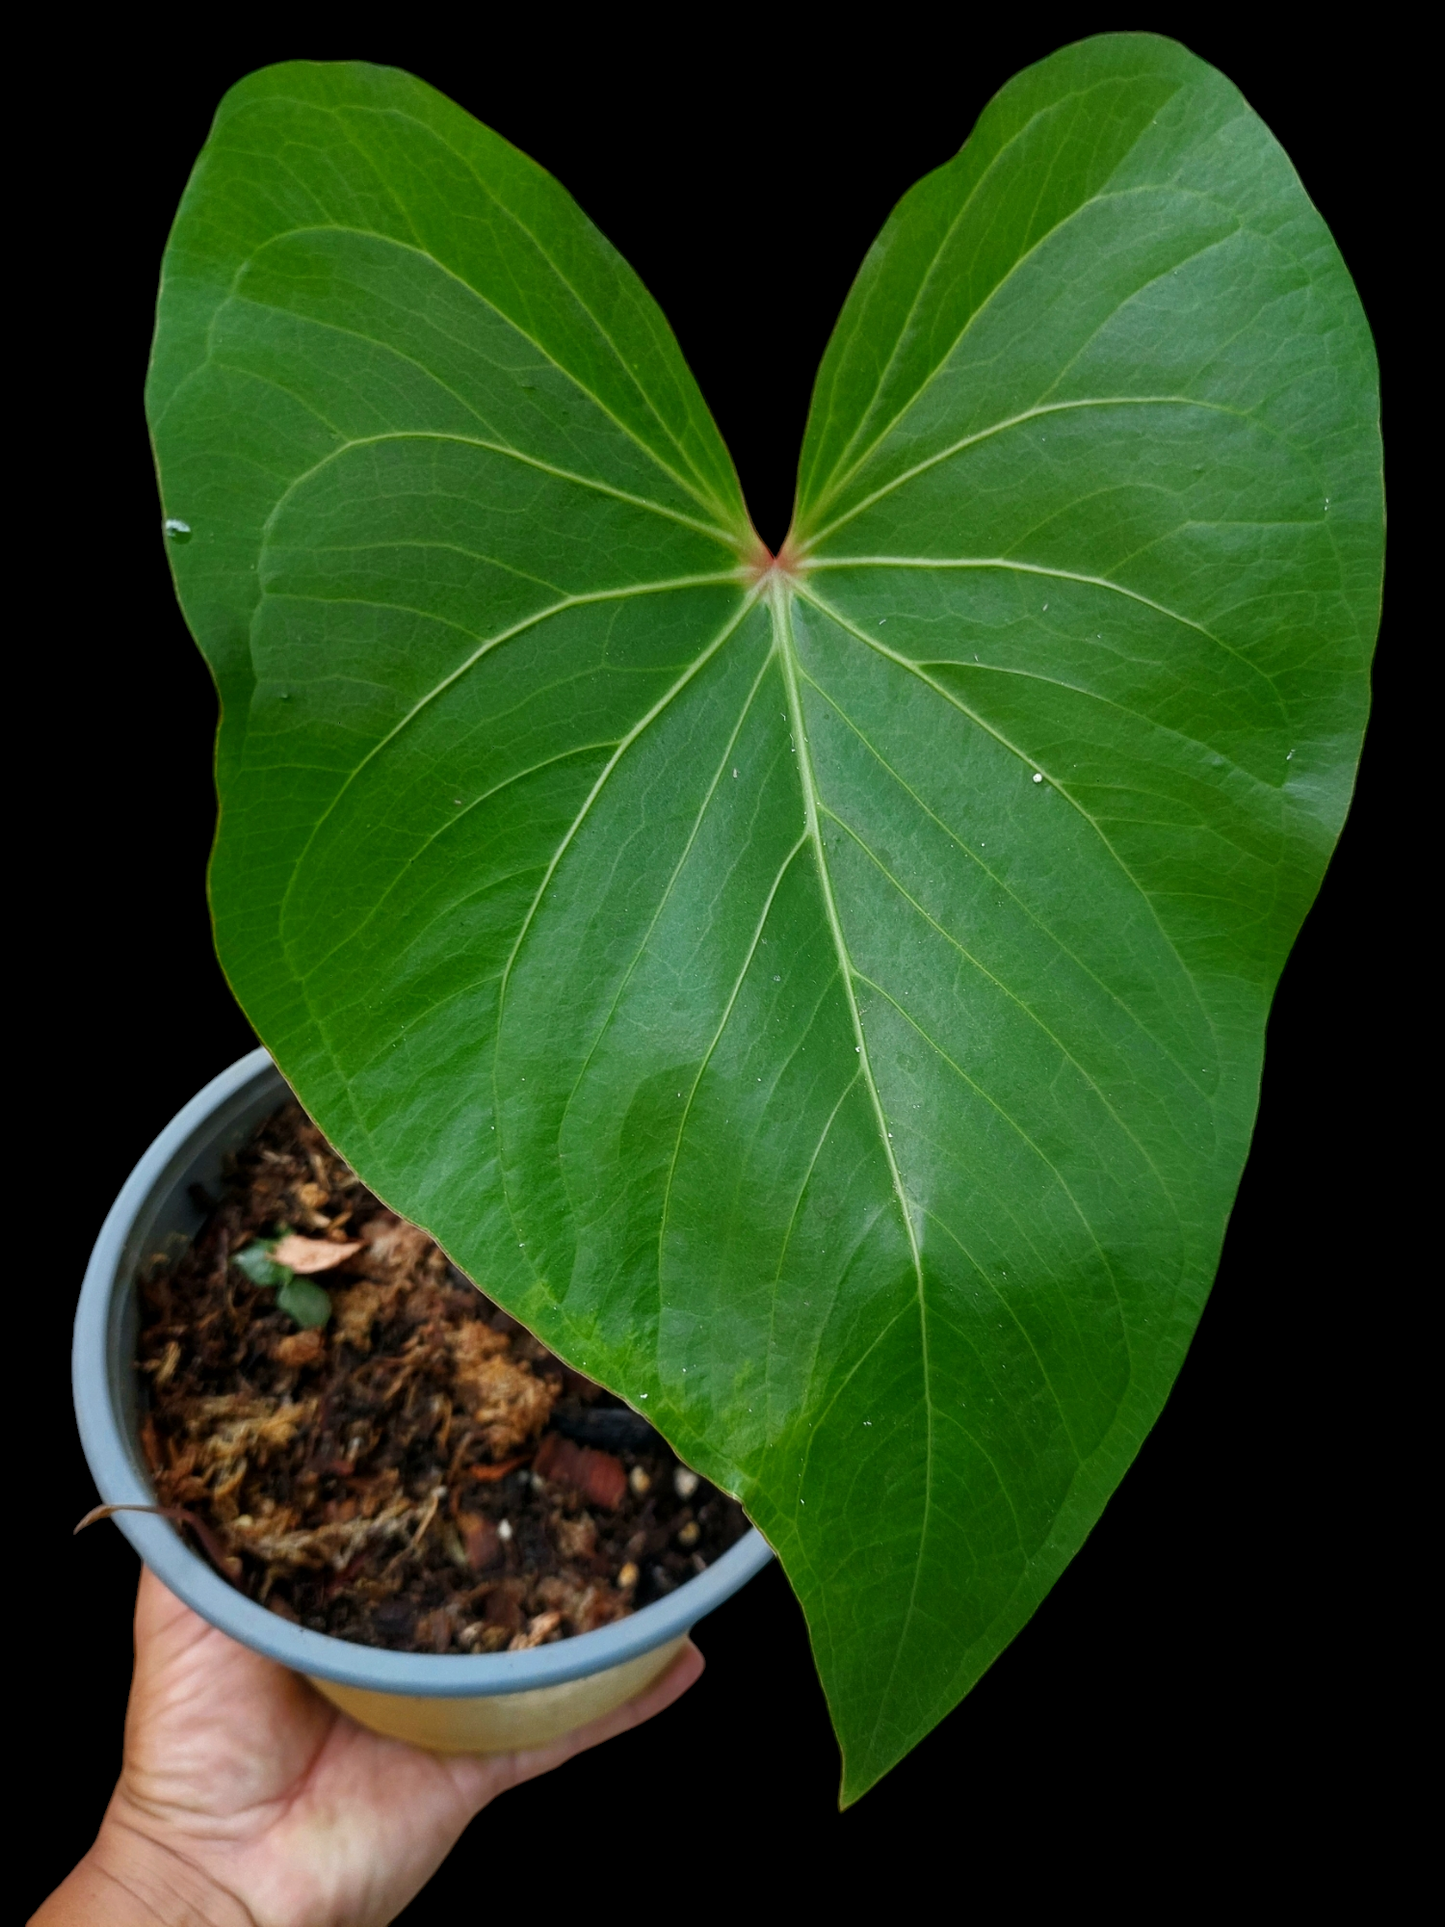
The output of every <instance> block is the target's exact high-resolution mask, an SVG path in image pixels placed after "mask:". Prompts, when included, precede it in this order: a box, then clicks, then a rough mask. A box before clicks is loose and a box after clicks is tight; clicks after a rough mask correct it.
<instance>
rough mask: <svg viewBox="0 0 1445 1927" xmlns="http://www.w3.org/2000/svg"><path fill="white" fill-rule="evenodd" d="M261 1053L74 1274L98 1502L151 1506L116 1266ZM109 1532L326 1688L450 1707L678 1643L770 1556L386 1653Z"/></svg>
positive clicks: (762, 1552)
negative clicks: (465, 1647)
mask: <svg viewBox="0 0 1445 1927" xmlns="http://www.w3.org/2000/svg"><path fill="white" fill-rule="evenodd" d="M274 1070H275V1067H274V1065H273V1062H272V1059H271V1056H270V1053H269V1052H267V1051H266V1050H264V1049H261V1050H254V1051H251V1052H250V1053H248V1055H246V1056H245V1057H242V1058H240V1059H238V1060H237V1062H236V1063H234V1064H232V1065H230V1066H229V1067H228V1068H227V1069H226V1070H224V1071H222V1072H221V1073H220V1075H219V1076H218V1077H213V1078H212V1079H211V1081H210V1083H209V1084H207V1085H206V1086H205V1088H204V1089H203V1090H201V1091H199V1092H198V1093H197V1095H196V1096H195V1097H193V1098H192V1099H191V1101H190V1103H189V1104H187V1105H186V1106H185V1107H184V1108H183V1109H182V1110H181V1111H179V1112H178V1113H177V1114H176V1116H175V1117H174V1118H172V1120H171V1122H170V1123H169V1124H168V1125H167V1126H166V1128H165V1129H164V1130H163V1131H162V1132H161V1133H160V1135H159V1137H157V1138H156V1139H155V1141H154V1143H153V1144H152V1145H151V1146H150V1148H149V1150H147V1151H146V1153H145V1155H144V1156H143V1157H142V1158H141V1160H140V1162H139V1163H138V1164H137V1165H136V1167H135V1169H134V1170H133V1171H132V1172H131V1174H130V1176H129V1177H128V1178H127V1179H126V1181H125V1184H124V1185H123V1186H122V1187H121V1191H120V1195H119V1197H117V1199H116V1201H115V1203H114V1204H113V1205H112V1206H111V1209H110V1212H109V1214H108V1215H107V1217H106V1220H105V1223H104V1224H103V1225H102V1227H101V1230H100V1235H99V1237H98V1238H97V1239H96V1241H95V1247H94V1249H93V1251H92V1252H91V1256H90V1263H89V1265H88V1266H87V1267H86V1273H85V1282H84V1284H83V1285H82V1287H81V1292H80V1302H79V1304H78V1306H77V1308H76V1314H75V1337H74V1345H73V1348H72V1353H71V1382H72V1386H73V1390H74V1395H75V1416H76V1421H77V1424H78V1425H79V1428H80V1438H81V1443H82V1445H83V1447H84V1450H85V1457H86V1461H87V1463H88V1464H89V1466H90V1470H91V1475H92V1477H93V1478H94V1480H95V1483H96V1488H97V1490H98V1491H99V1493H100V1496H101V1499H102V1501H103V1502H104V1503H105V1504H107V1505H153V1504H154V1503H155V1494H154V1492H153V1491H152V1490H151V1487H150V1484H149V1482H148V1480H147V1479H146V1478H145V1476H144V1473H143V1470H142V1467H141V1463H140V1459H139V1453H138V1449H137V1446H136V1443H135V1442H134V1441H132V1440H130V1439H129V1438H128V1437H127V1436H126V1434H125V1431H124V1428H123V1425H122V1421H121V1415H120V1413H119V1412H118V1411H117V1409H116V1405H115V1400H114V1397H113V1394H112V1380H111V1374H110V1358H109V1351H110V1345H111V1331H112V1308H113V1304H114V1300H115V1294H116V1288H117V1286H118V1285H119V1284H122V1283H124V1282H126V1281H125V1280H123V1279H122V1277H121V1265H122V1262H123V1260H124V1253H125V1248H126V1243H127V1239H128V1237H129V1234H130V1232H131V1229H132V1226H133V1225H134V1223H135V1221H136V1219H137V1217H138V1216H139V1214H140V1213H141V1211H142V1210H143V1209H144V1208H145V1206H146V1205H147V1203H148V1202H149V1200H150V1199H151V1197H152V1196H153V1194H154V1193H155V1192H156V1191H157V1190H158V1189H159V1188H160V1186H161V1185H162V1184H163V1183H164V1182H165V1180H166V1179H167V1178H168V1177H172V1176H173V1175H174V1173H173V1170H172V1167H177V1168H179V1165H180V1164H181V1163H182V1162H183V1160H184V1158H185V1156H186V1154H187V1153H188V1152H192V1151H193V1150H194V1148H195V1141H196V1140H197V1139H198V1138H199V1137H201V1136H202V1134H203V1133H204V1130H205V1127H206V1125H207V1124H208V1123H209V1121H210V1119H211V1118H212V1116H213V1114H214V1113H215V1112H216V1111H217V1110H218V1109H219V1108H220V1107H221V1106H222V1105H223V1104H224V1103H225V1102H226V1100H227V1099H229V1098H231V1097H233V1096H235V1095H236V1094H238V1093H239V1092H241V1091H243V1090H244V1089H245V1087H246V1086H247V1085H248V1084H250V1083H252V1082H254V1081H255V1080H256V1079H257V1078H259V1077H260V1076H261V1075H262V1074H263V1073H265V1072H268V1071H270V1072H272V1073H273V1074H274ZM115 1523H116V1524H117V1525H118V1526H119V1527H120V1529H121V1531H122V1532H123V1533H124V1534H125V1536H126V1538H127V1539H128V1540H129V1541H130V1543H131V1544H132V1545H133V1546H134V1547H135V1549H136V1551H137V1552H138V1553H139V1554H140V1556H141V1558H142V1559H143V1560H144V1561H145V1563H146V1565H148V1566H149V1567H150V1568H151V1570H152V1571H153V1572H154V1573H155V1574H156V1575H157V1577H158V1578H160V1579H161V1580H162V1581H164V1583H165V1584H166V1585H167V1586H168V1587H169V1588H170V1590H171V1591H172V1592H173V1593H175V1594H176V1596H177V1597H178V1598H180V1599H183V1600H184V1601H185V1603H186V1604H187V1605H188V1606H191V1607H192V1608H194V1610H195V1611H196V1612H198V1613H199V1614H200V1615H201V1617H202V1618H203V1619H206V1620H209V1621H210V1623H211V1624H212V1625H213V1626H217V1627H219V1628H220V1629H221V1631H222V1632H225V1633H229V1634H230V1636H231V1637H232V1638H233V1639H237V1640H239V1641H240V1642H241V1643H242V1644H243V1645H245V1646H249V1647H251V1648H252V1649H253V1650H254V1651H256V1652H259V1653H264V1654H265V1655H266V1656H267V1658H269V1659H274V1660H279V1661H280V1663H281V1664H282V1665H283V1666H289V1667H292V1668H294V1669H295V1670H296V1671H297V1672H300V1673H310V1674H314V1675H316V1676H317V1677H319V1678H321V1679H328V1680H335V1681H336V1682H337V1683H338V1684H339V1685H344V1686H355V1687H361V1688H363V1689H366V1690H370V1691H372V1692H383V1693H406V1694H416V1695H420V1696H422V1697H425V1698H438V1699H457V1698H472V1697H486V1696H488V1695H491V1694H495V1693H517V1692H525V1691H527V1690H528V1689H531V1688H535V1687H541V1686H555V1685H560V1684H561V1683H562V1682H563V1681H564V1680H572V1679H581V1678H584V1677H585V1676H586V1675H587V1674H589V1673H598V1672H602V1671H604V1670H605V1669H607V1668H609V1667H612V1666H618V1665H621V1664H622V1663H623V1662H624V1661H625V1660H629V1659H634V1658H636V1657H638V1656H639V1655H640V1654H642V1653H645V1652H650V1651H651V1650H653V1649H654V1648H655V1647H658V1646H661V1645H664V1644H665V1643H666V1642H667V1641H668V1640H671V1639H676V1638H677V1637H678V1636H679V1635H680V1634H682V1633H686V1632H688V1631H689V1630H690V1629H691V1628H692V1627H693V1626H694V1625H695V1624H696V1623H697V1621H698V1620H699V1619H701V1618H702V1617H703V1616H704V1614H706V1613H709V1612H711V1611H712V1609H713V1608H714V1607H715V1606H718V1605H720V1604H721V1603H722V1601H723V1600H724V1599H726V1598H727V1597H728V1596H729V1595H730V1594H731V1593H734V1592H736V1591H737V1590H738V1588H739V1587H740V1586H742V1585H745V1584H746V1583H747V1581H748V1580H749V1579H751V1578H752V1577H753V1575H754V1574H755V1573H757V1572H759V1571H761V1569H762V1568H763V1567H764V1566H765V1565H766V1564H767V1563H768V1561H769V1560H770V1559H771V1558H772V1556H773V1554H772V1548H771V1547H770V1546H769V1545H768V1543H767V1541H766V1540H765V1539H764V1538H763V1536H762V1534H761V1533H760V1532H759V1531H758V1530H757V1529H756V1527H754V1528H753V1529H752V1530H751V1531H750V1532H748V1533H747V1535H746V1536H745V1537H744V1538H742V1539H740V1540H739V1541H738V1542H737V1544H736V1545H735V1546H732V1547H730V1548H729V1550H728V1551H727V1552H725V1553H724V1554H723V1556H722V1557H721V1558H720V1559H718V1560H717V1561H716V1562H715V1563H714V1564H713V1565H711V1566H709V1567H708V1569H707V1570H706V1572H702V1573H699V1575H698V1576H697V1578H696V1579H690V1580H689V1581H688V1582H687V1583H686V1585H683V1586H679V1587H678V1589H677V1591H676V1592H674V1593H670V1594H668V1596H667V1597H666V1598H665V1599H659V1600H655V1601H654V1602H653V1603H652V1604H651V1605H650V1606H643V1607H641V1608H640V1609H639V1610H638V1611H637V1612H635V1613H633V1614H632V1615H631V1616H630V1617H629V1618H627V1619H622V1620H618V1621H616V1622H614V1624H612V1625H611V1626H604V1627H602V1628H601V1629H600V1630H599V1631H597V1632H593V1633H579V1634H578V1635H576V1637H574V1638H572V1639H564V1640H560V1641H558V1642H557V1644H556V1645H552V1646H538V1647H535V1648H534V1649H533V1650H532V1651H530V1652H523V1653H476V1654H435V1653H393V1652H386V1651H383V1650H380V1649H378V1648H376V1647H371V1646H357V1645H353V1644H351V1643H350V1641H348V1640H344V1639H335V1638H333V1637H332V1636H331V1635H330V1634H329V1633H317V1632H312V1631H311V1630H310V1629H309V1628H308V1627H305V1626H295V1625H292V1624H291V1622H290V1621H289V1620H285V1619H282V1618H281V1617H280V1616H279V1615H278V1614H276V1613H273V1612H268V1611H267V1609H266V1608H265V1607H264V1606H259V1605H257V1604H256V1602H255V1601H254V1600H251V1599H248V1598H246V1596H245V1595H244V1594H243V1593H240V1592H237V1591H236V1590H235V1588H234V1587H232V1586H230V1585H228V1584H227V1583H226V1581H225V1580H224V1579H222V1578H221V1576H220V1574H219V1573H217V1572H215V1571H214V1570H213V1569H212V1568H211V1567H210V1566H209V1565H207V1564H206V1562H205V1561H204V1560H203V1559H201V1558H200V1557H199V1556H198V1555H197V1554H195V1553H193V1552H192V1551H191V1550H190V1548H189V1547H188V1546H187V1545H186V1543H185V1541H184V1540H183V1539H182V1538H181V1537H180V1535H179V1533H178V1532H177V1531H176V1530H175V1528H174V1527H173V1526H172V1525H171V1524H170V1522H169V1520H166V1519H159V1518H156V1517H154V1516H153V1515H151V1516H147V1515H146V1514H143V1513H134V1512H131V1513H126V1512H122V1513H118V1514H117V1515H116V1517H115Z"/></svg>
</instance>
